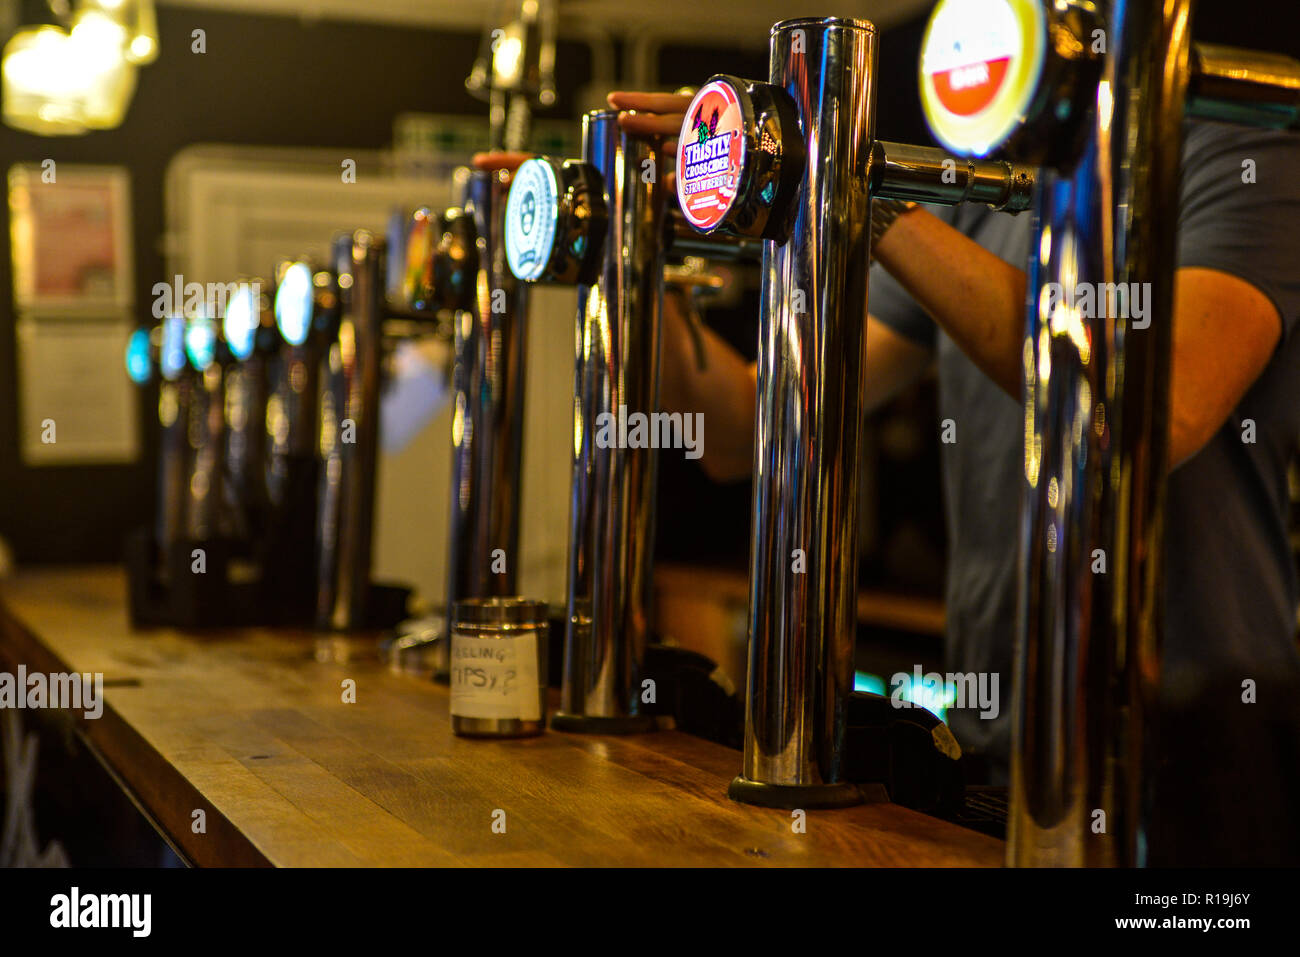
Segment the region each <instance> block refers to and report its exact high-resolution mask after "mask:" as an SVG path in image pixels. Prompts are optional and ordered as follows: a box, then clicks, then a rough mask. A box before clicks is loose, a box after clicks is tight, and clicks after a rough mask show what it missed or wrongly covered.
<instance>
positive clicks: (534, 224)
mask: <svg viewBox="0 0 1300 957" xmlns="http://www.w3.org/2000/svg"><path fill="white" fill-rule="evenodd" d="M559 204H560V186H559V181H558V180H557V179H556V177H555V169H554V167H552V166H551V164H550V162H549V161H547V160H544V159H530V160H526V161H524V162H523V163H522V164H520V166H519V169H518V170H517V171H516V172H515V176H514V180H513V181H512V182H511V184H510V196H509V198H508V199H507V200H506V259H507V261H508V262H509V263H510V271H511V272H512V273H514V274H515V275H516V276H517V277H518V278H520V279H522V280H524V281H525V282H533V281H535V280H537V279H540V278H541V277H542V275H543V273H545V272H546V267H547V264H548V263H550V261H551V252H552V250H553V249H554V247H555V228H556V223H557V221H558V216H559Z"/></svg>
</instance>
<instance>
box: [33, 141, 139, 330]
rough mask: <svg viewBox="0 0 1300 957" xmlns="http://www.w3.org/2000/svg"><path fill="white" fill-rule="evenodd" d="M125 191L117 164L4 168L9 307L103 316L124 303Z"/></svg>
mask: <svg viewBox="0 0 1300 957" xmlns="http://www.w3.org/2000/svg"><path fill="white" fill-rule="evenodd" d="M130 200H131V194H130V181H129V180H128V178H127V173H126V170H125V169H124V168H122V167H120V166H78V165H73V164H56V163H55V162H54V161H53V160H46V161H45V163H43V164H38V163H27V164H19V165H16V166H11V167H10V168H9V224H10V231H11V237H10V241H11V248H12V250H13V267H14V305H15V307H16V308H17V310H18V311H19V312H20V313H28V314H32V313H51V312H53V313H58V314H61V315H64V316H68V315H72V314H76V315H86V314H92V313H94V314H99V315H101V316H102V315H107V314H112V313H116V312H119V311H121V310H126V309H129V308H130V306H131V292H132V289H131V284H132V279H133V271H132V264H131V205H130Z"/></svg>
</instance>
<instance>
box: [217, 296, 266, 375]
mask: <svg viewBox="0 0 1300 957" xmlns="http://www.w3.org/2000/svg"><path fill="white" fill-rule="evenodd" d="M259 298H260V297H259V296H258V294H257V291H256V290H255V289H253V287H252V286H250V285H249V284H248V283H246V282H241V283H240V284H239V285H238V286H237V287H235V292H234V295H232V296H231V297H230V299H228V300H227V301H226V314H225V316H224V318H223V319H222V323H221V328H222V332H223V333H224V334H225V337H226V343H227V344H228V345H229V346H230V351H231V352H233V353H234V355H235V358H236V359H238V360H240V361H241V362H242V361H243V360H244V359H247V358H248V357H249V356H251V355H252V354H253V344H254V343H255V342H256V336H257V327H258V325H259V324H260V323H261V315H260V302H259Z"/></svg>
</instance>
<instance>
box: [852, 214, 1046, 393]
mask: <svg viewBox="0 0 1300 957" xmlns="http://www.w3.org/2000/svg"><path fill="white" fill-rule="evenodd" d="M875 256H876V259H877V260H878V261H879V262H880V263H881V265H883V266H884V267H885V268H886V269H887V270H888V271H889V273H890V275H892V276H893V277H894V278H895V279H897V280H898V282H899V283H900V284H901V285H902V286H903V288H904V289H906V290H907V291H908V292H909V293H910V294H911V296H912V297H913V298H914V299H915V300H916V301H917V302H918V303H919V304H920V305H921V307H922V308H923V309H925V311H926V312H927V313H929V314H930V316H932V317H933V318H934V320H935V322H937V323H938V324H939V326H940V327H941V328H942V329H943V330H944V332H946V333H947V334H948V336H949V337H950V338H951V339H952V340H953V341H954V342H955V343H956V344H957V346H958V347H959V348H960V349H961V350H962V351H963V352H964V353H965V354H966V355H967V356H968V357H969V358H970V359H971V361H972V362H974V363H975V364H976V365H977V366H979V367H980V369H982V370H983V371H984V373H985V374H986V375H988V376H989V377H990V378H991V379H993V381H994V382H996V383H997V384H998V385H999V386H1000V387H1001V388H1002V389H1004V390H1005V391H1006V392H1007V393H1008V394H1009V395H1011V396H1012V397H1013V398H1015V399H1016V400H1017V401H1019V400H1020V399H1021V389H1022V387H1021V376H1022V370H1021V352H1022V348H1023V342H1024V315H1025V274H1024V272H1023V271H1021V270H1019V269H1016V268H1015V267H1013V266H1010V265H1008V264H1007V263H1005V262H1003V261H1002V260H1001V259H999V258H998V257H997V256H995V255H993V253H991V252H989V251H988V250H986V249H984V248H983V247H982V246H980V245H979V244H978V243H976V242H975V241H974V240H972V239H970V238H968V237H967V236H965V235H963V234H962V233H960V232H958V231H957V230H956V229H954V228H953V227H951V226H949V225H948V224H947V223H945V222H944V221H943V220H941V219H939V218H938V217H936V216H934V215H932V214H930V213H929V212H927V211H925V210H923V209H916V210H913V211H911V212H909V213H905V214H904V215H902V216H900V217H898V219H897V220H895V221H894V223H893V225H892V226H890V227H889V229H888V231H887V232H886V233H885V235H884V237H883V238H882V239H881V240H880V242H879V243H878V244H877V245H876V249H875Z"/></svg>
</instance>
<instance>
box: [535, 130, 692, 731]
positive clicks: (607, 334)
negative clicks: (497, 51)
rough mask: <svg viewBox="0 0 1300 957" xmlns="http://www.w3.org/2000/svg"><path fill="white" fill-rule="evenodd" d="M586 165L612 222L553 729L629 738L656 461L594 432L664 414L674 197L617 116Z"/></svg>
mask: <svg viewBox="0 0 1300 957" xmlns="http://www.w3.org/2000/svg"><path fill="white" fill-rule="evenodd" d="M583 160H584V161H585V162H586V163H588V164H591V166H593V167H595V169H596V170H597V171H599V173H600V174H601V176H600V178H601V180H602V181H603V185H604V189H605V204H604V205H605V208H606V209H607V210H608V215H609V225H608V231H607V233H606V235H605V244H604V256H603V259H602V262H601V266H600V273H599V276H598V278H597V279H596V282H595V283H594V284H592V285H580V286H579V287H578V290H579V291H578V322H579V327H578V330H577V335H576V337H575V342H576V346H577V355H576V363H575V370H574V401H575V410H574V437H573V438H574V457H573V485H572V491H571V503H570V513H569V514H570V526H569V556H568V566H569V568H568V600H567V603H568V608H567V621H566V624H565V640H564V682H563V692H562V699H561V705H560V713H558V714H556V715H555V717H554V719H553V722H552V723H553V724H554V726H555V727H557V728H561V729H564V730H571V731H594V732H606V733H610V732H632V731H642V730H649V729H650V728H652V727H653V719H652V718H650V717H649V716H648V715H645V714H644V713H643V709H642V708H641V704H640V702H641V697H640V696H641V666H642V661H643V659H644V655H645V646H646V641H647V637H648V632H649V627H650V625H649V612H650V607H651V595H650V588H651V555H652V554H653V548H654V544H653V537H654V507H655V500H654V495H655V463H656V456H655V450H654V449H623V448H610V447H603V446H602V445H601V444H600V443H597V442H596V441H595V434H596V427H597V426H596V423H597V422H598V417H599V416H600V415H601V414H602V413H606V414H609V413H616V412H617V410H618V408H619V407H620V406H626V407H627V408H629V409H651V410H652V409H656V408H657V407H658V398H659V396H658V381H659V332H660V327H659V313H660V306H661V298H662V282H663V271H664V253H663V248H664V243H663V241H662V238H663V236H664V230H665V227H666V223H667V220H666V216H667V192H666V190H665V189H664V188H663V186H662V185H661V182H660V177H658V176H655V177H651V178H650V179H651V182H646V181H645V179H644V178H643V177H642V170H644V169H647V168H653V169H656V170H659V169H663V168H664V158H663V156H662V147H661V145H660V144H659V143H658V142H657V141H655V142H650V141H647V140H642V139H638V138H636V137H631V136H626V135H624V134H622V133H621V132H620V130H619V127H618V117H617V114H616V113H614V112H610V111H599V112H594V113H588V114H587V115H586V117H584V119H583ZM649 163H653V164H654V165H653V167H648V165H647V164H649Z"/></svg>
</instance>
